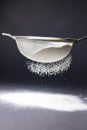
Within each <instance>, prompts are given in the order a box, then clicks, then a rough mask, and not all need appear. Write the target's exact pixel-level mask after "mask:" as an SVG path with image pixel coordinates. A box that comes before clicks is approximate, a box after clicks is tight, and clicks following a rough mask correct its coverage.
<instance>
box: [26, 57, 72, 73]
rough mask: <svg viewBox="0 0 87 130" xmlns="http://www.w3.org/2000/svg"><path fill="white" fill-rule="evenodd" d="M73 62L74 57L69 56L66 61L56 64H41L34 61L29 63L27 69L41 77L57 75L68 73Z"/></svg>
mask: <svg viewBox="0 0 87 130" xmlns="http://www.w3.org/2000/svg"><path fill="white" fill-rule="evenodd" d="M71 61H72V56H71V55H69V56H67V57H66V58H65V59H63V60H61V61H58V62H54V63H48V64H47V63H39V62H34V61H28V62H27V63H26V64H27V68H28V69H29V70H30V71H31V72H32V73H35V74H38V75H39V76H45V75H48V76H50V75H56V74H60V73H63V72H64V71H67V70H68V68H69V67H70V64H71Z"/></svg>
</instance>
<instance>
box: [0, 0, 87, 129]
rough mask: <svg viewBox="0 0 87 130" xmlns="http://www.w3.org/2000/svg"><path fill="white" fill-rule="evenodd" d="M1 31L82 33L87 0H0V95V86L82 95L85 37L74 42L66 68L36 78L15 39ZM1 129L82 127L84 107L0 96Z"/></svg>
mask: <svg viewBox="0 0 87 130" xmlns="http://www.w3.org/2000/svg"><path fill="white" fill-rule="evenodd" d="M3 32H7V33H10V34H13V35H28V36H29V35H30V36H32V35H33V36H34V35H35V36H56V37H65V38H66V37H70V38H79V37H82V36H85V35H87V1H86V0H82V1H81V0H53V1H52V0H50V1H48V0H39V1H38V0H35V1H34V0H24V1H23V0H15V1H14V0H9V1H8V0H2V1H0V94H2V90H3V91H4V90H7V92H12V91H13V90H15V92H17V91H18V92H21V90H27V91H28V90H29V91H30V90H34V91H45V92H49V93H67V94H75V95H77V96H78V95H80V96H82V97H87V40H84V41H81V42H79V43H77V44H75V45H74V46H73V49H72V51H71V54H72V64H71V67H70V68H69V70H68V71H67V72H64V73H63V74H60V75H56V76H54V75H53V76H50V77H49V76H44V77H41V76H38V75H35V74H34V73H31V72H30V71H29V70H28V69H27V67H26V62H27V61H28V59H26V58H25V57H24V56H22V55H21V54H20V53H19V51H18V49H17V46H16V43H15V41H14V40H12V39H11V38H9V37H4V36H2V35H1V33H3ZM0 96H1V95H0ZM16 99H17V98H16ZM22 100H23V98H22ZM66 100H67V99H66ZM0 130H87V111H76V112H63V111H51V110H48V109H41V108H34V109H31V108H22V109H21V108H16V106H11V104H9V103H7V104H6V103H4V104H3V103H2V102H1V100H0Z"/></svg>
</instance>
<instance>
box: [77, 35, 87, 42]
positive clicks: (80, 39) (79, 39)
mask: <svg viewBox="0 0 87 130" xmlns="http://www.w3.org/2000/svg"><path fill="white" fill-rule="evenodd" d="M85 39H87V36H84V37H81V38H78V39H77V41H76V42H79V41H82V40H85Z"/></svg>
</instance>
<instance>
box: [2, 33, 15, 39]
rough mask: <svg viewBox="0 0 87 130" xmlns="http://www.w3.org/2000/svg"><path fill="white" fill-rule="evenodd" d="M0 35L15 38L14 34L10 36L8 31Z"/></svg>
mask: <svg viewBox="0 0 87 130" xmlns="http://www.w3.org/2000/svg"><path fill="white" fill-rule="evenodd" d="M2 35H4V36H8V37H11V38H12V39H14V40H16V37H15V36H12V35H11V34H8V33H2Z"/></svg>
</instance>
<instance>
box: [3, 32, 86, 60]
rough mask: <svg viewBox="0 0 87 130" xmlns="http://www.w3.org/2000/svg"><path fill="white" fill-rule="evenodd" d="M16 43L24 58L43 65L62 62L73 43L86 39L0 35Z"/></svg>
mask: <svg viewBox="0 0 87 130" xmlns="http://www.w3.org/2000/svg"><path fill="white" fill-rule="evenodd" d="M2 35H5V36H9V37H11V38H12V39H14V40H15V41H16V44H17V48H18V50H19V52H20V53H21V54H22V55H24V56H25V57H26V58H28V59H30V60H33V61H36V62H43V63H51V62H56V61H60V60H63V59H64V58H65V57H66V56H67V55H69V53H70V51H71V49H72V46H73V44H74V43H77V42H79V41H81V40H84V39H86V38H87V36H84V37H81V38H57V37H41V36H13V35H11V34H7V33H2Z"/></svg>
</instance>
